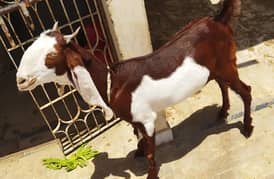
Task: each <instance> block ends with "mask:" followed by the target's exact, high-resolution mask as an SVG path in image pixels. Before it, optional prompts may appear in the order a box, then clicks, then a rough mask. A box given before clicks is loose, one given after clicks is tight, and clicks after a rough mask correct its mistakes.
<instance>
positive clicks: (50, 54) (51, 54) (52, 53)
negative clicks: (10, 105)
mask: <svg viewBox="0 0 274 179" xmlns="http://www.w3.org/2000/svg"><path fill="white" fill-rule="evenodd" d="M48 55H49V56H50V57H57V56H58V54H57V53H55V52H51V53H49V54H48Z"/></svg>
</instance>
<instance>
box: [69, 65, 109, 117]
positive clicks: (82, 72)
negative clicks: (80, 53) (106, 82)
mask: <svg viewBox="0 0 274 179" xmlns="http://www.w3.org/2000/svg"><path fill="white" fill-rule="evenodd" d="M71 75H72V79H73V82H74V85H75V88H76V89H77V90H78V92H79V93H80V94H81V96H82V98H83V99H84V100H85V102H86V103H88V104H89V105H98V106H101V107H103V109H104V111H105V112H106V115H105V117H106V120H109V119H111V118H112V117H113V112H112V110H111V109H110V108H109V107H108V106H107V105H106V104H105V102H104V100H103V99H102V97H101V95H100V93H99V92H98V90H97V88H96V86H95V84H94V82H93V80H92V78H91V76H90V74H89V72H88V71H87V70H86V69H85V68H84V67H82V66H76V67H74V69H73V70H72V72H71Z"/></svg>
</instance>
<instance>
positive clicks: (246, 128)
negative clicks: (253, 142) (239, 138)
mask: <svg viewBox="0 0 274 179" xmlns="http://www.w3.org/2000/svg"><path fill="white" fill-rule="evenodd" d="M253 128H254V126H252V125H249V126H244V129H243V135H244V136H245V137H246V138H249V137H250V136H251V134H252V132H253Z"/></svg>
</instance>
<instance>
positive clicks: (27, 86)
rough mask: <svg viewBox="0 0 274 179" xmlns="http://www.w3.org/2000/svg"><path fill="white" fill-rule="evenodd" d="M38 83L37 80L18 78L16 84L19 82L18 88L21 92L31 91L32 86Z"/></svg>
mask: <svg viewBox="0 0 274 179" xmlns="http://www.w3.org/2000/svg"><path fill="white" fill-rule="evenodd" d="M36 81H37V79H36V78H30V79H26V78H22V77H17V78H16V82H17V87H18V89H19V90H20V91H26V90H31V89H32V85H33V84H34V83H35V82H36Z"/></svg>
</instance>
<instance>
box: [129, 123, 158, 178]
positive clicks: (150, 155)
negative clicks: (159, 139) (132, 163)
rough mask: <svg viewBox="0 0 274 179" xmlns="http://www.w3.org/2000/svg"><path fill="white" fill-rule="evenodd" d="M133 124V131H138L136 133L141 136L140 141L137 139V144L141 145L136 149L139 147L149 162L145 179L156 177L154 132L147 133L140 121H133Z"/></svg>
mask: <svg viewBox="0 0 274 179" xmlns="http://www.w3.org/2000/svg"><path fill="white" fill-rule="evenodd" d="M151 122H153V121H151ZM133 126H134V132H138V135H140V134H141V135H142V137H143V138H142V140H141V141H142V142H141V141H139V143H138V145H139V144H140V142H141V143H142V146H138V150H139V149H140V151H142V152H143V154H144V155H145V156H146V158H147V160H148V163H149V169H148V176H147V179H158V169H157V167H156V162H155V132H153V133H152V135H148V132H147V128H146V127H145V126H144V125H143V124H142V123H135V124H133ZM139 147H141V148H139ZM138 150H137V151H138ZM135 155H136V154H135Z"/></svg>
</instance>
